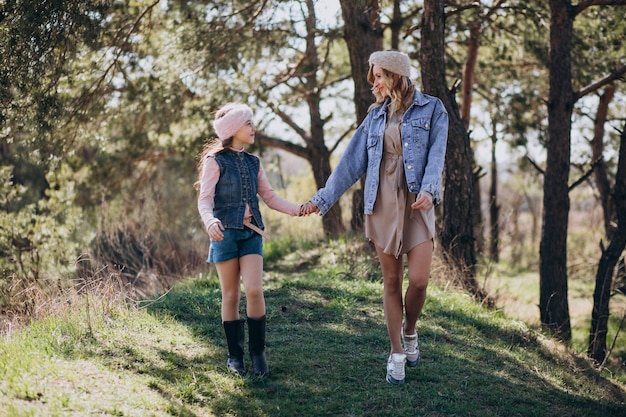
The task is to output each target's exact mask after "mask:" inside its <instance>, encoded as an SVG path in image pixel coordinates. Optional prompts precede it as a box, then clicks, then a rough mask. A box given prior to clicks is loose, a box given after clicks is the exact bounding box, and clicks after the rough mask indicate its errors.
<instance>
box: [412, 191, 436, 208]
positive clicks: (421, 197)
mask: <svg viewBox="0 0 626 417" xmlns="http://www.w3.org/2000/svg"><path fill="white" fill-rule="evenodd" d="M432 206H433V196H432V194H431V193H429V192H426V191H422V192H420V193H419V194H418V195H417V198H416V199H415V203H413V204H411V208H412V209H416V210H428V209H429V208H431V207H432Z"/></svg>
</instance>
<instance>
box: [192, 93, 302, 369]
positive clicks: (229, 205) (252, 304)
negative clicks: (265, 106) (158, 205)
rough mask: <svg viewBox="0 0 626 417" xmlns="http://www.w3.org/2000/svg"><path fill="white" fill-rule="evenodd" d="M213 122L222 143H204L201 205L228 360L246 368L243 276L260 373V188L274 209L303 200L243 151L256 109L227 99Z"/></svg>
mask: <svg viewBox="0 0 626 417" xmlns="http://www.w3.org/2000/svg"><path fill="white" fill-rule="evenodd" d="M213 128H214V129H215V132H216V133H217V136H218V137H219V139H221V143H220V144H219V146H218V148H217V149H214V147H212V146H207V147H205V149H204V151H203V153H202V157H201V159H200V164H201V165H200V179H199V188H200V191H199V195H198V211H199V212H200V216H201V217H202V221H203V222H204V225H205V227H206V230H207V232H208V234H209V237H210V239H211V246H210V249H209V257H208V260H207V262H212V263H214V264H215V268H216V269H217V274H218V276H219V280H220V287H221V290H222V323H223V327H224V334H225V336H226V343H227V345H228V361H227V366H228V369H230V370H231V371H233V372H236V373H238V374H240V375H245V374H246V366H245V363H244V354H243V351H244V323H245V320H243V319H241V318H240V317H239V302H240V298H241V295H240V277H241V280H242V281H243V288H244V291H245V293H246V300H247V308H246V313H247V314H246V315H247V317H248V320H247V321H248V332H249V334H248V339H249V340H248V348H249V351H250V359H251V361H252V368H253V370H254V374H255V375H256V376H266V375H268V374H269V368H268V365H267V361H266V357H265V326H266V318H265V298H264V296H263V285H262V280H263V252H262V249H263V237H266V238H267V237H268V236H267V234H266V233H265V231H264V226H263V220H262V219H261V212H260V211H259V201H258V199H257V194H258V195H260V196H261V198H262V199H263V201H264V202H265V203H266V204H267V205H268V206H269V207H270V208H272V209H274V210H277V211H280V212H282V213H286V214H289V215H291V216H298V215H299V214H300V211H301V208H302V206H301V205H298V204H294V203H290V202H289V201H286V200H284V199H283V198H281V197H279V196H278V195H277V194H276V193H275V192H274V190H273V189H272V187H271V186H270V184H269V182H268V180H267V177H266V175H265V172H264V171H263V167H262V166H261V163H260V160H259V158H258V157H256V156H254V155H251V154H249V153H247V152H245V151H244V147H245V145H251V144H253V143H254V135H255V132H256V128H255V126H254V124H253V123H252V110H251V109H250V108H249V107H248V106H246V105H245V104H241V103H228V104H226V105H224V106H223V107H221V108H220V109H219V110H218V111H217V113H216V114H215V120H214V121H213Z"/></svg>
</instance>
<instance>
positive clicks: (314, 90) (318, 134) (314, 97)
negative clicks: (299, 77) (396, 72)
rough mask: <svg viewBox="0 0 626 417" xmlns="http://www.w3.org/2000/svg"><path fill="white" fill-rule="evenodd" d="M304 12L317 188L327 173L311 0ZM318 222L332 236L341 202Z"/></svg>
mask: <svg viewBox="0 0 626 417" xmlns="http://www.w3.org/2000/svg"><path fill="white" fill-rule="evenodd" d="M306 5H307V10H308V14H307V17H306V26H307V36H306V62H305V63H304V64H303V66H302V72H303V77H304V78H305V79H306V87H307V94H306V101H307V104H308V107H309V118H310V121H311V137H310V143H309V144H308V147H309V148H310V150H311V161H310V162H311V166H312V168H313V177H314V178H315V184H316V186H317V188H321V187H323V186H324V185H325V184H326V180H327V179H328V177H329V176H330V172H331V169H330V153H329V151H328V148H326V145H325V143H324V120H323V119H322V116H321V114H320V101H321V97H320V88H318V82H317V71H316V70H317V68H319V59H318V55H317V46H316V44H315V35H316V33H317V27H316V17H315V8H314V5H313V1H312V0H307V1H306ZM322 226H323V228H324V233H325V234H326V235H327V236H335V235H338V234H340V233H342V232H344V231H345V227H344V225H343V222H342V216H341V205H339V204H335V205H334V206H333V207H332V208H331V209H330V210H329V211H328V213H326V215H325V216H324V217H322Z"/></svg>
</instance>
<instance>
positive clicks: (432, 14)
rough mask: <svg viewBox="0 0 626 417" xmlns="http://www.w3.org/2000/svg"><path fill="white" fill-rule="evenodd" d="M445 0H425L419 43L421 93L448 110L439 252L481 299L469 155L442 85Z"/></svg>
mask: <svg viewBox="0 0 626 417" xmlns="http://www.w3.org/2000/svg"><path fill="white" fill-rule="evenodd" d="M444 4H445V1H444V0H425V1H424V15H423V22H422V28H421V31H422V36H421V46H420V55H419V59H420V67H421V74H422V82H423V87H424V92H425V93H427V94H431V95H433V96H436V97H439V98H440V99H441V100H442V101H443V104H444V106H445V107H446V110H447V111H448V115H449V132H448V146H447V150H446V163H445V167H444V193H443V227H442V230H440V232H439V239H440V241H441V246H442V251H443V255H444V257H445V259H446V261H447V262H448V264H449V265H450V266H451V267H452V268H453V269H454V270H455V272H456V273H457V275H458V277H459V279H460V282H461V284H462V285H463V287H464V288H465V289H467V290H468V291H469V292H470V293H471V294H473V295H475V296H478V297H479V298H484V294H483V293H482V291H480V289H479V288H478V285H477V283H476V252H475V246H474V245H475V238H474V213H473V211H474V205H473V199H474V192H475V190H474V178H473V176H472V172H473V166H474V156H473V154H472V149H471V147H470V140H469V136H468V134H467V131H466V130H465V128H464V127H463V122H462V121H461V116H460V113H459V108H458V106H457V103H456V101H455V100H454V93H453V92H451V91H449V90H448V88H447V86H446V78H445V73H446V71H445V61H444V36H445V35H444V30H445V13H444Z"/></svg>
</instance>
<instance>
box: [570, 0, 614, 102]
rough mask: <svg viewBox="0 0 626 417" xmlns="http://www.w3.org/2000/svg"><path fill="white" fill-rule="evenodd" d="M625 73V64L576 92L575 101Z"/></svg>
mask: <svg viewBox="0 0 626 417" xmlns="http://www.w3.org/2000/svg"><path fill="white" fill-rule="evenodd" d="M624 1H625V2H626V0H624ZM625 73H626V64H624V65H622V66H621V67H619V68H617V69H616V70H614V71H613V72H611V73H610V74H609V75H607V76H606V77H604V78H602V79H600V80H598V81H596V82H595V83H593V84H590V85H588V86H587V87H584V88H582V89H580V90H578V91H577V92H575V93H574V101H577V100H578V99H580V98H581V97H584V96H586V95H587V94H589V93H593V92H594V91H596V90H598V89H600V88H602V87H604V86H605V85H607V84H609V83H611V82H613V81H615V80H617V79H619V78H620V77H621V76H622V75H624V74H625Z"/></svg>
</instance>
